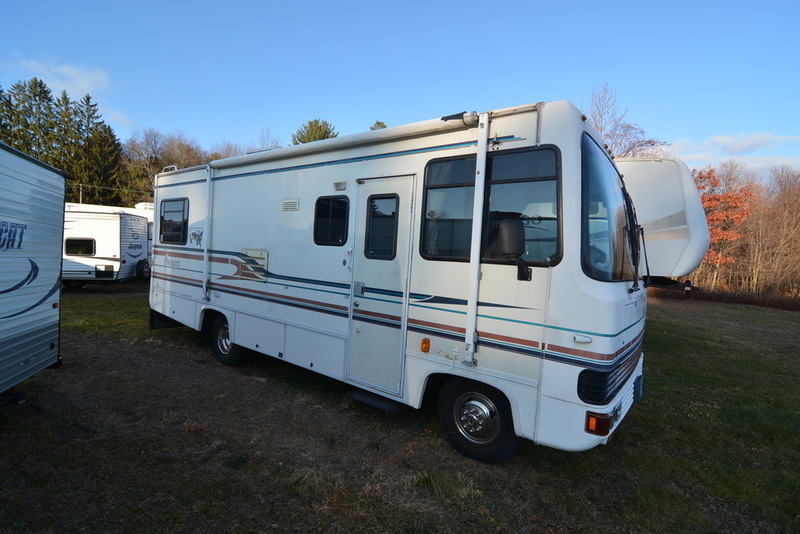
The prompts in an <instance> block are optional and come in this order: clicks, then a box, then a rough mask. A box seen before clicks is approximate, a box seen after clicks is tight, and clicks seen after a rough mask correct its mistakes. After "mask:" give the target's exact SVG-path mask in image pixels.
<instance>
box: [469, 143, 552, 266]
mask: <svg viewBox="0 0 800 534" xmlns="http://www.w3.org/2000/svg"><path fill="white" fill-rule="evenodd" d="M488 166H489V174H488V181H487V183H486V202H485V205H486V206H488V213H486V215H485V216H484V228H483V248H482V254H481V255H482V258H481V259H482V261H485V262H495V263H508V261H509V259H508V258H506V257H505V256H503V255H502V254H501V253H500V246H499V233H500V223H501V222H502V221H503V220H504V219H521V220H522V223H523V225H524V228H525V254H523V256H522V259H523V260H525V262H526V263H528V264H532V265H542V266H544V265H554V264H555V263H557V262H558V260H559V258H560V257H561V249H560V246H559V239H558V236H559V220H558V216H559V208H558V205H559V203H558V154H557V152H556V150H555V149H554V148H542V149H536V150H524V151H516V152H499V153H496V154H491V155H490V157H489V164H488Z"/></svg>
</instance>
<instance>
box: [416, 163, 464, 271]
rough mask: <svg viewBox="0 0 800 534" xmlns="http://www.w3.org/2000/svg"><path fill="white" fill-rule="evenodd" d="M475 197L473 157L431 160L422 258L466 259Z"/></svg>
mask: <svg viewBox="0 0 800 534" xmlns="http://www.w3.org/2000/svg"><path fill="white" fill-rule="evenodd" d="M474 195H475V156H467V157H462V158H454V159H444V160H436V161H432V162H431V163H429V164H428V168H427V169H426V171H425V200H424V202H425V208H424V209H425V216H424V218H423V228H422V243H421V253H422V256H423V257H425V258H428V259H441V260H462V261H463V260H468V259H469V249H470V242H471V239H472V238H471V233H472V204H473V197H474Z"/></svg>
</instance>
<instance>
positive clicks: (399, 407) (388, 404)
mask: <svg viewBox="0 0 800 534" xmlns="http://www.w3.org/2000/svg"><path fill="white" fill-rule="evenodd" d="M352 396H353V399H354V400H357V401H358V402H361V403H363V404H366V405H367V406H372V407H373V408H377V409H379V410H382V411H384V412H386V413H393V414H394V413H400V412H402V411H403V409H404V408H405V405H404V404H400V403H399V402H397V401H393V400H392V399H387V398H386V397H381V396H380V395H375V394H374V393H370V392H369V391H364V390H363V389H357V390H356V391H354V392H353V395H352Z"/></svg>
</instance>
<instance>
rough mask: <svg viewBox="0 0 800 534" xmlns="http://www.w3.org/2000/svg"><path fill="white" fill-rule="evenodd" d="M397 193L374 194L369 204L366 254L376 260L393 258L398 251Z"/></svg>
mask: <svg viewBox="0 0 800 534" xmlns="http://www.w3.org/2000/svg"><path fill="white" fill-rule="evenodd" d="M398 202H399V197H398V196H397V195H373V196H371V197H369V201H368V202H367V206H368V209H369V213H368V214H367V236H366V246H365V247H364V255H365V256H366V257H367V258H372V259H375V260H393V259H394V257H395V255H396V253H397V205H398Z"/></svg>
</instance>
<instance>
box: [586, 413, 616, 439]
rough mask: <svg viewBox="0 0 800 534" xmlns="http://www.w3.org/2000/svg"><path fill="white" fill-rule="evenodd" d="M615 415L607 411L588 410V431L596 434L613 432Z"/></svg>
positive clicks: (603, 434)
mask: <svg viewBox="0 0 800 534" xmlns="http://www.w3.org/2000/svg"><path fill="white" fill-rule="evenodd" d="M612 424H613V417H612V415H611V414H607V413H595V412H586V432H588V433H589V434H594V435H596V436H607V435H608V434H609V433H610V432H611V425H612Z"/></svg>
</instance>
